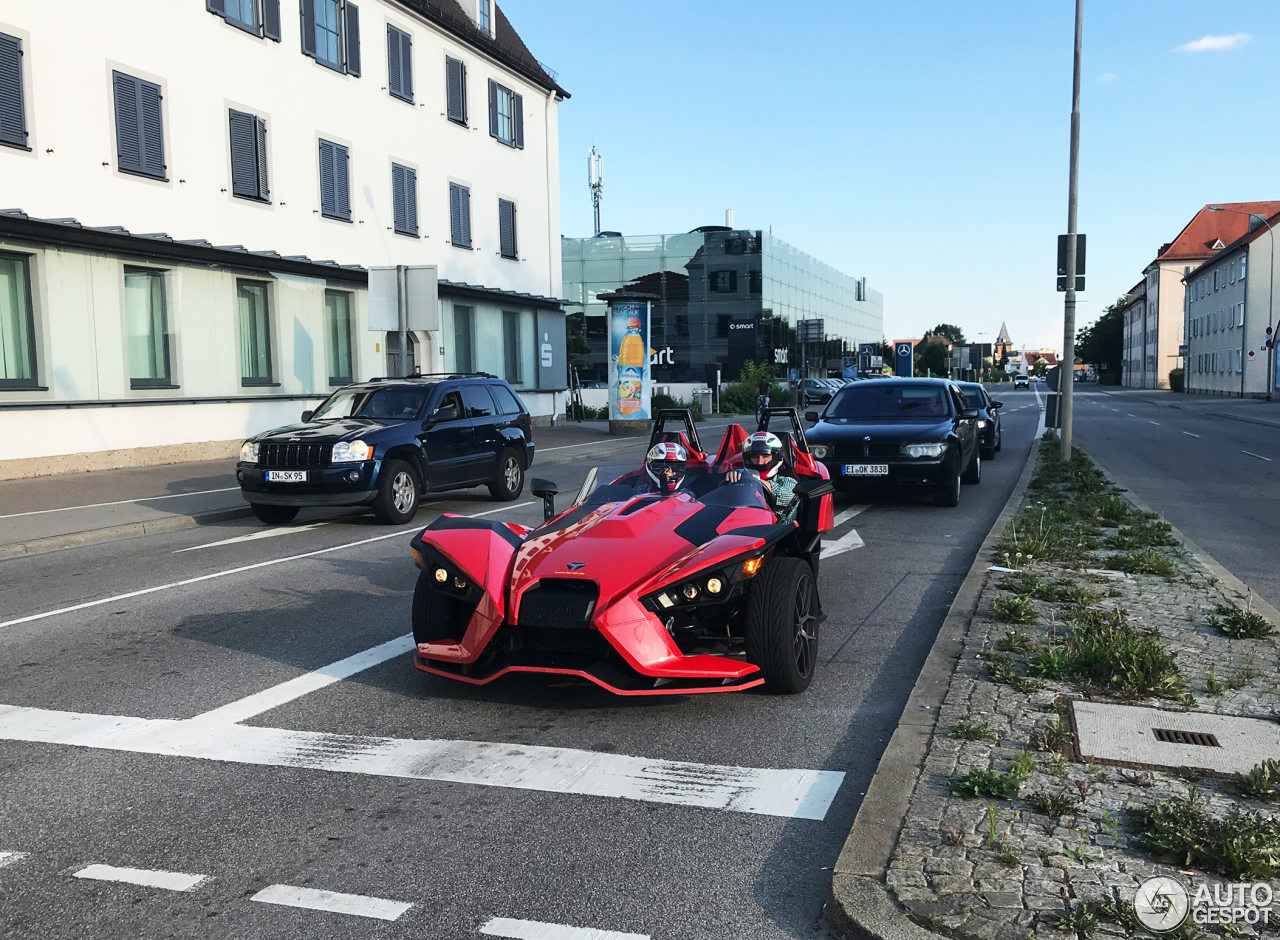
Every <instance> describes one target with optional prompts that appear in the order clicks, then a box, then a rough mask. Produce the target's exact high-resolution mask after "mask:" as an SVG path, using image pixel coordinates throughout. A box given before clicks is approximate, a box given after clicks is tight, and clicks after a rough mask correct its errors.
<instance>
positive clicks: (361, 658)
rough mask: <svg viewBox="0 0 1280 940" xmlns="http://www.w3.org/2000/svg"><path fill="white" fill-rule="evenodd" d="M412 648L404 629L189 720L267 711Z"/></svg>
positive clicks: (223, 719)
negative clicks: (392, 636) (376, 643)
mask: <svg viewBox="0 0 1280 940" xmlns="http://www.w3.org/2000/svg"><path fill="white" fill-rule="evenodd" d="M414 648H415V647H414V642H413V634H412V633H406V634H405V635H404V636H398V637H396V638H395V639H394V640H388V641H387V642H385V643H383V644H381V645H379V646H375V647H373V648H372V649H367V650H364V651H363V652H360V653H356V654H355V655H354V656H348V657H347V658H346V659H340V660H338V661H337V662H336V663H330V664H329V665H327V666H323V667H321V668H320V669H317V670H315V671H314V672H308V673H305V674H303V675H301V676H297V677H296V678H293V679H290V680H289V681H287V682H282V683H280V684H279V685H275V686H272V687H271V688H269V689H264V690H263V691H261V692H255V693H254V694H253V695H249V696H246V697H245V698H242V699H239V700H237V701H234V702H231V703H230V704H227V705H223V706H222V707H221V708H215V709H213V710H212V711H207V712H204V713H203V714H200V715H196V716H195V718H193V719H191V720H192V721H204V722H215V723H221V724H235V723H237V722H241V721H245V720H246V719H249V718H253V717H254V716H255V715H261V714H262V713H263V712H269V711H271V709H273V708H279V707H280V706H281V705H283V704H285V703H286V702H292V701H293V700H294V699H296V698H301V697H302V696H304V695H309V694H310V693H312V692H315V691H317V690H319V689H323V688H324V687H325V686H327V685H332V684H333V683H335V682H340V681H341V680H343V679H347V678H350V677H351V676H354V675H355V674H356V673H357V672H363V671H364V670H366V669H370V668H372V667H373V666H376V665H378V664H379V663H384V662H386V661H387V660H388V659H393V658H395V657H396V656H401V655H403V654H404V653H407V652H409V651H410V650H412V649H414Z"/></svg>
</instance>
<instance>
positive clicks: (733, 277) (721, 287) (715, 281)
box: [711, 271, 738, 294]
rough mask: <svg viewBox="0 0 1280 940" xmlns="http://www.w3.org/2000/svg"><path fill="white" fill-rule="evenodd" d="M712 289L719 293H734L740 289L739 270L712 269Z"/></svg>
mask: <svg viewBox="0 0 1280 940" xmlns="http://www.w3.org/2000/svg"><path fill="white" fill-rule="evenodd" d="M711 290H712V292H713V293H717V294H734V293H737V291H738V272H737V271H712V272H711Z"/></svg>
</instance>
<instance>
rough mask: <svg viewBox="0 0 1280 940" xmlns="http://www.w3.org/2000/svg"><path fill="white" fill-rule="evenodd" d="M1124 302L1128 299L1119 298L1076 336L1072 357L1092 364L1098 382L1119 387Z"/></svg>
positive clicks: (1126, 302)
mask: <svg viewBox="0 0 1280 940" xmlns="http://www.w3.org/2000/svg"><path fill="white" fill-rule="evenodd" d="M1128 302H1129V301H1128V298H1126V297H1123V296H1121V297H1120V298H1118V299H1117V300H1116V302H1115V303H1113V304H1111V306H1109V307H1107V308H1106V309H1105V310H1104V311H1103V312H1102V316H1100V317H1098V319H1097V320H1095V321H1093V322H1092V323H1090V324H1089V325H1088V326H1086V327H1085V328H1084V329H1082V330H1081V331H1080V332H1079V333H1077V334H1076V358H1077V359H1078V360H1079V361H1081V362H1087V363H1089V364H1090V365H1092V366H1093V367H1094V368H1095V369H1096V370H1097V372H1098V380H1099V381H1100V382H1102V383H1104V384H1107V385H1119V384H1120V360H1121V359H1122V358H1123V356H1124V308H1125V306H1126V305H1127V304H1128Z"/></svg>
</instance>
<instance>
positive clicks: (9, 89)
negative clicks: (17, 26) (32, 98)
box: [0, 33, 27, 148]
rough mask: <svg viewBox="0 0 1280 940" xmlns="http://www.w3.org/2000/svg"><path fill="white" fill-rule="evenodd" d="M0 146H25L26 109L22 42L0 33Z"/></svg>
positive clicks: (14, 37)
mask: <svg viewBox="0 0 1280 940" xmlns="http://www.w3.org/2000/svg"><path fill="white" fill-rule="evenodd" d="M0 144H8V145H9V146H10V147H23V148H25V147H26V146H27V109H26V102H25V100H24V98H23V94H22V40H21V39H18V38H17V37H16V36H10V35H8V34H6V33H0Z"/></svg>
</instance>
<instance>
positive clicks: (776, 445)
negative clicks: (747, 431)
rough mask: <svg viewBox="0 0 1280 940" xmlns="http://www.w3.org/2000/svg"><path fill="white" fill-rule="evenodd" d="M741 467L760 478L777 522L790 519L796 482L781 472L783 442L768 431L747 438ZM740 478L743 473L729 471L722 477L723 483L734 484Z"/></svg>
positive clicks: (795, 504) (793, 509)
mask: <svg viewBox="0 0 1280 940" xmlns="http://www.w3.org/2000/svg"><path fill="white" fill-rule="evenodd" d="M742 464H743V466H744V467H745V468H746V469H747V470H754V471H755V472H756V473H757V474H758V475H759V476H760V482H761V483H763V484H764V488H765V491H766V492H767V493H768V494H769V499H770V500H771V501H772V502H773V508H774V511H775V512H777V514H778V518H779V519H781V520H783V521H784V522H785V521H786V520H788V519H790V518H791V516H792V514H793V512H794V511H795V509H796V506H797V503H796V500H795V490H796V481H795V478H794V477H789V476H786V475H785V474H783V473H782V472H781V471H782V441H781V440H780V439H779V438H778V435H776V434H771V433H770V432H768V431H756V432H755V433H754V434H752V435H750V436H749V437H748V438H747V439H746V441H744V442H743V445H742ZM743 476H744V471H742V470H730V471H729V472H728V473H727V474H726V475H725V482H726V483H737V482H738V481H739V480H741V479H742V478H743Z"/></svg>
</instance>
